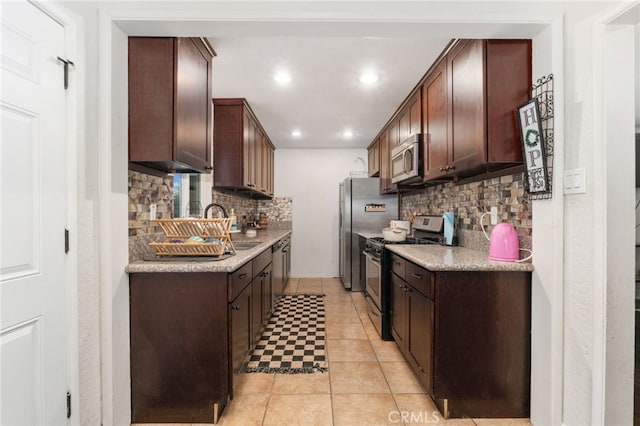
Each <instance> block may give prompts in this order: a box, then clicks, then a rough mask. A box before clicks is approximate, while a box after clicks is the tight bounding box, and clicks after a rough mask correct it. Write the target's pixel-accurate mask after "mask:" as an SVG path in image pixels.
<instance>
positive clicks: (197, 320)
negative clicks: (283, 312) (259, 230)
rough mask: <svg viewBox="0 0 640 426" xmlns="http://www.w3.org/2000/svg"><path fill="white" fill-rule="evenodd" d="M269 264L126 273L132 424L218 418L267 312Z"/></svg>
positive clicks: (260, 259) (264, 257) (266, 259)
mask: <svg viewBox="0 0 640 426" xmlns="http://www.w3.org/2000/svg"><path fill="white" fill-rule="evenodd" d="M271 263H272V256H271V248H269V249H267V250H265V251H263V252H262V253H260V254H259V255H257V256H256V257H255V258H254V259H253V260H251V261H249V262H247V263H246V264H244V265H242V266H241V267H240V268H238V269H237V270H236V271H234V272H232V273H229V274H227V273H213V272H210V273H191V272H190V273H133V274H130V275H129V296H130V300H129V309H130V310H129V312H130V333H131V340H130V345H131V346H130V347H131V354H130V360H131V422H132V423H217V421H218V419H219V417H220V415H221V414H222V411H223V410H224V407H225V406H226V404H227V402H228V401H229V399H230V398H231V397H233V388H234V380H235V379H236V377H237V374H238V373H239V372H240V370H241V369H242V365H243V362H244V360H245V358H246V356H247V354H248V353H249V352H250V350H251V349H252V348H253V345H254V344H255V342H256V341H257V339H258V338H259V335H260V328H261V327H262V325H263V324H264V322H265V321H267V320H268V319H269V317H270V315H271V311H272V304H273V298H272V287H271V286H272V283H271Z"/></svg>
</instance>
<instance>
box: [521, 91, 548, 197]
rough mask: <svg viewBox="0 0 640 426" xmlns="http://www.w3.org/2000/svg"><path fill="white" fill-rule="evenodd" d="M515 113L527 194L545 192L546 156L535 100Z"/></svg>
mask: <svg viewBox="0 0 640 426" xmlns="http://www.w3.org/2000/svg"><path fill="white" fill-rule="evenodd" d="M517 112H518V121H519V123H520V137H521V139H522V150H523V158H524V161H525V167H526V170H527V172H526V173H525V174H526V179H527V182H528V186H529V192H530V193H536V192H546V191H547V175H546V171H547V168H546V156H545V151H544V139H543V136H542V128H541V126H540V120H539V117H540V113H539V109H538V101H537V99H532V100H530V101H529V102H527V103H526V104H524V105H521V106H519V107H518V108H517Z"/></svg>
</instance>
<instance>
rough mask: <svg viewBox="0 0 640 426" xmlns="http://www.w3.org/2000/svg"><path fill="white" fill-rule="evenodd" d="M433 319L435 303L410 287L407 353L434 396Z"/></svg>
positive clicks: (408, 289) (408, 296) (407, 294)
mask: <svg viewBox="0 0 640 426" xmlns="http://www.w3.org/2000/svg"><path fill="white" fill-rule="evenodd" d="M433 318H434V303H433V301H431V300H429V299H428V298H426V297H425V296H423V295H422V294H420V293H418V292H417V291H416V290H415V289H413V288H412V287H411V286H408V287H407V292H406V321H407V324H406V327H407V336H406V337H407V339H406V348H407V352H406V353H407V357H408V358H409V361H410V363H411V364H415V365H414V370H415V371H416V374H417V375H418V378H419V379H420V381H421V382H422V384H423V385H424V386H425V388H426V390H427V393H428V394H429V395H433V326H434V324H433Z"/></svg>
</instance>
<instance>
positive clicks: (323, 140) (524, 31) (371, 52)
mask: <svg viewBox="0 0 640 426" xmlns="http://www.w3.org/2000/svg"><path fill="white" fill-rule="evenodd" d="M201 4H202V3H201ZM205 4H207V5H208V6H209V7H211V8H212V9H215V14H217V15H220V14H222V15H224V14H223V13H222V12H221V10H222V9H221V8H220V7H216V4H215V3H205ZM305 4H306V5H307V8H309V7H311V8H313V7H316V8H318V10H317V11H314V13H315V15H313V17H314V19H309V20H306V19H299V18H295V19H291V18H290V19H286V18H282V16H287V13H290V12H288V10H289V9H288V8H290V7H291V6H290V4H289V3H287V4H284V3H283V4H282V5H284V6H286V8H285V9H282V10H276V9H273V7H271V8H267V7H266V6H265V7H264V10H262V11H256V10H257V9H256V7H258V6H260V4H257V3H251V8H249V9H246V7H247V6H246V5H245V3H243V2H240V3H234V4H232V6H235V7H238V8H243V7H244V8H245V9H246V10H250V11H251V12H247V11H244V12H242V13H237V14H236V15H234V16H233V19H231V18H230V17H229V16H224V19H209V20H207V18H205V17H204V16H206V13H205V12H201V13H198V14H199V16H200V18H199V19H193V17H192V15H194V14H195V12H193V10H195V9H193V10H192V9H189V8H185V9H184V12H183V13H182V15H186V16H187V17H185V16H180V13H177V12H175V11H161V12H162V13H164V14H165V15H167V14H169V13H173V14H174V15H173V16H174V19H173V20H170V19H167V18H166V17H164V18H163V19H162V20H154V19H149V18H148V17H147V18H145V19H140V20H138V19H130V20H122V21H120V22H119V24H118V25H119V26H120V27H121V28H122V29H123V30H124V32H125V33H126V34H129V35H158V36H203V37H207V38H208V39H209V40H210V41H211V44H212V45H213V47H214V49H215V50H216V53H217V57H216V58H215V59H214V65H213V96H214V97H242V98H246V99H247V100H248V102H249V104H250V106H251V108H252V109H253V111H254V112H255V114H256V115H257V117H258V119H259V120H260V122H261V124H262V126H263V127H264V129H265V130H266V132H267V133H268V135H269V137H270V138H271V140H272V142H273V143H274V144H275V146H276V148H366V147H367V145H369V143H370V142H371V141H372V140H373V138H374V137H375V136H376V134H377V133H378V132H379V131H380V130H381V128H382V126H383V125H384V124H385V123H386V121H387V120H388V119H389V118H390V116H391V115H392V114H393V112H394V111H395V110H396V109H397V108H398V106H399V105H400V103H401V102H402V101H403V99H404V98H405V97H406V96H407V95H408V94H409V92H410V91H411V89H412V88H413V87H415V85H416V84H417V83H418V81H419V80H420V78H421V77H422V76H423V75H424V73H425V72H426V71H427V69H428V68H429V66H430V65H431V64H432V63H433V61H434V60H435V59H436V58H437V56H438V55H439V53H440V52H441V51H442V49H443V48H444V47H445V46H446V45H447V43H448V42H449V41H450V40H451V39H452V38H533V37H534V36H535V35H536V34H538V33H539V32H540V31H541V30H542V29H543V28H544V26H545V25H544V24H543V23H535V22H534V23H531V22H529V23H518V24H516V23H514V22H510V21H509V20H508V19H504V18H502V17H500V16H498V18H497V19H496V18H493V17H492V18H489V17H488V12H487V11H486V10H484V9H482V6H483V5H482V4H478V5H476V4H473V3H467V4H466V7H467V9H472V8H477V10H475V11H474V10H466V12H467V15H473V16H478V17H479V20H480V21H481V22H469V20H468V19H467V22H461V21H459V20H456V18H454V17H453V16H455V13H454V12H453V11H452V6H449V5H448V4H447V3H440V4H439V7H440V8H441V10H443V11H445V12H446V13H447V15H446V16H447V17H446V19H445V18H441V19H440V22H419V21H416V20H415V19H412V18H410V17H409V16H411V15H413V16H418V15H424V16H427V15H428V11H429V10H431V11H432V10H433V8H434V7H435V6H436V5H438V4H437V3H421V2H417V3H411V4H410V5H409V4H408V3H402V4H403V8H402V9H397V8H396V9H395V10H402V13H401V15H402V19H396V20H393V19H385V20H372V19H371V18H369V19H368V20H364V19H363V20H362V21H361V19H362V18H358V16H362V15H363V14H366V13H365V12H366V11H367V9H363V8H362V6H360V5H357V7H356V6H353V5H351V6H350V5H346V6H344V7H345V8H346V9H345V11H344V12H343V16H344V17H343V18H342V19H339V20H336V19H329V18H327V17H326V16H330V14H329V15H326V16H325V14H324V12H323V9H322V7H321V6H320V5H316V4H315V3H313V2H308V3H305ZM381 4H382V3H381ZM382 5H384V6H385V7H386V8H387V9H381V10H374V9H372V8H371V7H370V8H369V9H371V10H369V12H370V14H371V15H372V16H373V15H385V16H389V15H392V14H393V12H392V10H394V9H393V7H394V4H393V3H384V4H382ZM484 6H485V7H486V5H484ZM227 7H231V6H229V5H227ZM324 7H326V5H325V6H324ZM335 7H337V6H335ZM335 7H334V8H335ZM496 7H499V8H500V9H505V8H506V7H515V5H513V4H508V3H500V4H498V5H497V6H496ZM378 8H382V6H378ZM410 8H414V9H415V10H413V9H410ZM429 8H431V9H429ZM245 9H243V10H245ZM352 9H353V10H352ZM458 10H459V9H458ZM145 13H146V12H145ZM208 13H212V12H211V11H209V12H208ZM243 13H244V14H251V15H252V18H250V19H246V20H239V19H237V18H236V17H237V16H238V15H242V14H243ZM327 13H328V12H327ZM335 13H336V12H335V11H334V14H335ZM198 14H195V15H196V16H198ZM297 14H298V15H300V14H304V12H300V11H298V12H297ZM254 15H255V16H260V17H259V18H256V17H255V16H254ZM318 16H321V17H322V16H325V18H324V19H319V18H318ZM492 16H495V13H494V15H492ZM280 69H287V70H288V71H289V72H290V74H291V75H292V81H291V83H290V84H289V85H288V86H285V87H280V86H278V85H276V84H275V82H274V81H273V75H274V73H276V72H277V71H278V70H280ZM364 70H372V71H375V72H376V73H378V74H379V76H380V80H379V81H378V83H377V84H375V85H374V86H373V87H369V88H364V87H362V85H361V84H360V83H359V82H358V76H359V74H360V73H361V72H362V71H364ZM293 129H298V130H300V131H301V133H302V136H301V137H299V138H297V139H296V138H293V137H292V136H291V131H292V130H293ZM346 129H350V130H352V131H353V133H354V137H353V138H352V139H345V138H343V137H341V133H342V132H343V131H344V130H346Z"/></svg>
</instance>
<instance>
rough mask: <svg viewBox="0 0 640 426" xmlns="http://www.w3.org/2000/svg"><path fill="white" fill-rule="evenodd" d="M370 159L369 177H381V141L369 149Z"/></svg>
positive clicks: (374, 142)
mask: <svg viewBox="0 0 640 426" xmlns="http://www.w3.org/2000/svg"><path fill="white" fill-rule="evenodd" d="M367 154H368V157H369V164H368V166H369V167H368V168H369V177H378V176H380V139H376V140H375V141H373V143H371V145H369V148H368V149H367Z"/></svg>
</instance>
